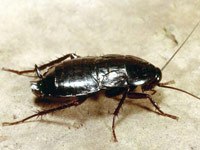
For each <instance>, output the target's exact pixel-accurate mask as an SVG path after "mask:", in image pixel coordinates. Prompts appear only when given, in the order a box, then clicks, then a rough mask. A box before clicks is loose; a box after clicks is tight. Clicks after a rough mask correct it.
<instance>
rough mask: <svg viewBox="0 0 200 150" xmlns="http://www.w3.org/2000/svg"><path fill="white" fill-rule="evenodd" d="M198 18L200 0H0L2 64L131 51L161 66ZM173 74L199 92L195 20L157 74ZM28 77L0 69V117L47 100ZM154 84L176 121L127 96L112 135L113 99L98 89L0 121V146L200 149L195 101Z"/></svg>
mask: <svg viewBox="0 0 200 150" xmlns="http://www.w3.org/2000/svg"><path fill="white" fill-rule="evenodd" d="M199 19H200V1H199V0H181V1H180V0H169V1H164V0H163V1H160V0H154V1H149V0H143V1H141V0H132V1H131V0H126V1H114V0H105V1H100V0H95V1H91V0H73V1H60V0H52V1H47V0H43V1H34V0H29V1H27V0H21V1H19V0H0V67H9V68H15V69H27V68H32V67H33V66H34V64H42V63H44V62H47V61H49V60H52V59H55V58H57V57H59V56H62V55H63V54H66V53H72V52H76V53H77V54H79V55H82V56H87V55H95V56H99V55H103V54H108V53H118V54H130V55H135V56H138V57H141V58H143V59H146V60H148V61H149V62H151V63H153V64H155V65H156V66H158V67H162V66H163V65H164V64H165V62H166V61H167V60H168V59H169V57H170V56H171V55H172V54H173V53H174V51H175V50H176V49H177V47H178V45H180V44H181V42H182V41H183V40H184V39H185V38H186V37H187V35H188V34H189V33H190V31H191V30H192V28H193V27H194V26H195V24H196V23H197V22H198V20H199ZM164 29H165V30H164ZM173 36H174V37H175V39H176V40H177V42H178V45H177V44H176V42H175V41H174V39H173ZM171 79H174V80H175V81H176V84H175V85H174V86H176V87H180V88H183V89H185V90H188V91H191V92H192V93H194V94H196V95H198V96H200V27H199V28H198V29H197V30H196V31H195V33H194V34H193V35H192V37H191V38H190V39H189V41H188V42H187V43H186V44H185V45H184V47H183V48H182V50H181V52H180V53H178V55H177V56H176V57H175V59H174V60H173V61H172V62H171V63H170V64H169V65H168V67H167V68H166V69H165V70H164V72H163V80H162V81H168V80H171ZM31 80H32V79H31V78H28V77H24V76H17V75H15V74H11V73H8V72H4V71H0V95H1V97H0V122H1V123H2V122H4V121H13V120H17V119H21V118H23V117H26V116H28V115H31V114H32V113H33V112H34V111H36V110H39V109H44V108H47V107H41V105H40V104H36V103H35V102H34V101H35V100H34V98H35V96H34V95H33V94H32V92H31V90H30V82H29V81H31ZM157 90H158V92H157V94H156V95H155V96H154V99H155V100H156V101H157V102H158V103H159V105H160V106H161V108H162V110H164V111H165V112H168V113H171V114H174V115H177V116H179V117H180V119H179V121H175V120H172V119H169V118H165V117H163V116H160V115H158V114H156V113H154V112H151V111H148V110H146V109H143V108H142V107H143V106H145V107H149V108H151V109H152V110H154V108H153V107H152V106H151V104H150V103H149V102H148V101H146V100H137V101H135V102H127V103H126V104H124V105H123V110H121V111H120V115H119V118H118V120H117V125H116V133H117V137H118V140H119V142H118V143H114V142H113V141H112V134H111V123H112V114H111V113H112V112H113V111H114V109H115V108H116V106H117V103H118V101H116V100H113V99H108V98H105V97H104V96H103V95H100V97H99V98H98V100H96V101H94V100H88V101H86V102H85V103H84V104H82V105H81V106H79V107H77V108H74V107H73V108H71V109H68V110H64V111H61V112H58V113H55V114H54V115H53V116H52V115H47V116H46V117H44V118H43V121H33V122H29V123H24V124H20V125H16V126H9V127H0V149H4V150H5V149H9V150H10V149H22V150H25V149H26V150H27V149H32V150H34V149H39V150H40V149H41V150H45V149H48V150H49V149H53V150H55V149H65V150H66V149H70V150H71V149H84V150H85V149H87V150H93V149H99V150H101V149H131V150H133V149H134V150H137V149H138V150H141V149H162V150H166V149H187V150H188V149H195V150H197V149H200V101H199V100H197V99H194V98H192V97H190V96H187V95H185V94H182V93H180V92H177V91H173V90H168V89H160V88H157ZM45 106H46V105H45Z"/></svg>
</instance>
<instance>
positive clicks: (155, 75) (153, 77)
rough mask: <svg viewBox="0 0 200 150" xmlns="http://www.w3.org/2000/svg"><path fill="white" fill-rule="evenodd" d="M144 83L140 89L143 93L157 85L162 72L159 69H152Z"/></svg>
mask: <svg viewBox="0 0 200 150" xmlns="http://www.w3.org/2000/svg"><path fill="white" fill-rule="evenodd" d="M146 79H147V80H146V82H145V83H144V84H143V85H142V89H143V90H144V91H148V90H151V89H153V88H154V87H155V86H157V85H159V83H160V81H161V79H162V72H161V70H160V69H159V68H157V67H156V68H154V69H153V70H151V72H150V73H149V76H148V78H146Z"/></svg>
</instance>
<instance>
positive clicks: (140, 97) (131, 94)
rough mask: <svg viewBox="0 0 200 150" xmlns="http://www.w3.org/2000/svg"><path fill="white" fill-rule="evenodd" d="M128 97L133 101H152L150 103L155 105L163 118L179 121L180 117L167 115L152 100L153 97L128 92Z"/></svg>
mask: <svg viewBox="0 0 200 150" xmlns="http://www.w3.org/2000/svg"><path fill="white" fill-rule="evenodd" d="M127 97H128V98H133V99H142V98H147V99H149V100H150V102H151V103H152V104H153V106H154V107H155V108H156V110H158V111H159V112H160V113H161V115H163V116H166V117H169V118H172V119H176V120H178V117H177V116H174V115H170V114H167V113H164V112H163V111H162V110H161V109H160V107H159V106H158V104H157V103H156V102H155V101H154V100H153V99H152V97H151V96H150V95H148V94H145V93H134V92H128V93H127Z"/></svg>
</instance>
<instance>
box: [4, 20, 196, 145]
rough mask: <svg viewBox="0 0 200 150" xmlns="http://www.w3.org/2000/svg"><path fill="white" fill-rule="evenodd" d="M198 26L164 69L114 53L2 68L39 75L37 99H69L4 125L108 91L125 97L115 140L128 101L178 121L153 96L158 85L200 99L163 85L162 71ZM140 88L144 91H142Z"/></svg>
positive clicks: (35, 86) (35, 85) (35, 90)
mask: <svg viewBox="0 0 200 150" xmlns="http://www.w3.org/2000/svg"><path fill="white" fill-rule="evenodd" d="M198 25H199V22H198V23H197V25H196V26H195V27H194V28H193V30H192V32H191V33H190V34H189V35H188V37H187V38H186V39H185V40H184V42H183V43H182V44H181V45H180V46H179V48H178V49H177V50H176V52H175V53H174V54H173V55H172V57H171V58H170V59H169V60H168V61H167V63H166V64H165V65H164V66H163V68H162V69H159V68H157V67H155V66H154V65H152V64H151V63H149V62H147V61H145V60H143V59H141V58H138V57H135V56H131V55H116V54H110V55H104V56H99V57H96V56H87V57H81V56H78V55H76V54H74V53H71V54H67V55H65V56H63V57H61V58H58V59H56V60H53V61H51V62H49V63H46V64H43V65H41V66H37V65H35V68H34V69H31V70H23V71H18V70H13V69H6V68H2V69H3V70H4V71H9V72H12V73H16V74H18V75H23V74H27V73H34V72H35V73H36V75H37V78H38V80H37V81H32V82H31V89H32V92H33V93H34V94H35V95H36V96H37V97H40V98H45V99H50V100H52V99H56V100H58V101H59V100H67V101H66V103H64V104H62V105H61V106H59V107H55V108H52V109H48V110H43V111H39V112H37V113H35V114H33V115H31V116H29V117H26V118H24V119H22V120H19V121H16V122H4V123H3V125H16V124H19V123H23V122H25V121H27V120H29V119H31V118H33V117H38V116H43V115H46V114H48V113H51V112H55V111H58V110H63V109H66V108H69V107H71V106H78V105H80V104H82V103H83V102H85V100H86V99H87V98H88V97H91V96H92V95H93V94H96V93H98V92H99V91H105V95H106V96H107V97H114V96H117V95H122V98H121V100H120V101H119V104H118V106H117V107H116V109H115V111H114V113H113V121H112V133H113V137H114V141H117V137H116V134H115V119H116V116H117V115H118V113H119V111H120V108H121V107H122V105H123V103H124V101H125V99H126V98H129V99H148V100H149V101H150V102H151V104H152V105H153V106H154V107H155V109H156V110H157V111H158V112H159V113H160V114H161V115H163V116H166V117H169V118H172V119H178V117H176V116H174V115H171V114H167V113H165V112H164V111H162V110H161V109H160V107H159V106H158V104H157V103H156V102H155V101H154V100H153V99H152V97H151V95H152V94H154V93H155V92H156V91H155V90H154V87H156V86H158V87H163V88H169V89H173V90H178V91H180V92H184V93H186V94H189V95H190V96H193V97H195V98H197V99H200V98H199V97H197V96H195V95H193V94H191V93H189V92H187V91H185V90H182V89H179V88H175V87H172V86H168V85H169V84H170V83H171V81H169V82H165V83H160V81H161V79H162V72H161V71H162V70H163V69H164V68H165V67H166V66H167V65H168V64H169V62H170V61H171V60H172V59H173V58H174V56H175V55H176V54H177V53H178V52H179V50H180V49H181V48H182V47H183V45H184V44H185V43H186V41H187V40H188V39H189V37H190V36H191V35H192V33H193V32H194V31H195V29H196V28H197V27H198ZM68 58H70V59H68ZM44 69H47V71H46V72H45V73H43V74H42V73H41V71H42V70H44ZM138 88H139V89H140V90H139V91H138ZM136 89H137V91H136ZM148 91H152V92H153V93H152V94H147V92H148Z"/></svg>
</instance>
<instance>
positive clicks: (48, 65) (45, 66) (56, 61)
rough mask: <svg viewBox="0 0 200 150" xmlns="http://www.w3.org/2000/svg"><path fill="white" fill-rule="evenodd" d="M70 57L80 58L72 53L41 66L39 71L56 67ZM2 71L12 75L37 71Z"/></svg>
mask: <svg viewBox="0 0 200 150" xmlns="http://www.w3.org/2000/svg"><path fill="white" fill-rule="evenodd" d="M69 57H70V58H71V59H76V58H79V57H80V56H78V55H76V54H74V53H70V54H67V55H64V56H63V57H60V58H58V59H56V60H53V61H50V62H48V63H46V64H43V65H41V66H39V67H38V69H39V70H43V69H45V68H47V67H51V66H53V65H55V64H57V63H60V62H62V61H64V60H65V59H67V58H69ZM2 70H4V71H8V72H12V73H15V74H18V75H22V74H26V73H32V72H35V69H29V70H21V71H19V70H14V69H8V68H2Z"/></svg>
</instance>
